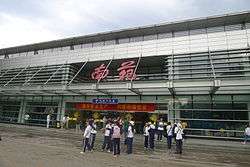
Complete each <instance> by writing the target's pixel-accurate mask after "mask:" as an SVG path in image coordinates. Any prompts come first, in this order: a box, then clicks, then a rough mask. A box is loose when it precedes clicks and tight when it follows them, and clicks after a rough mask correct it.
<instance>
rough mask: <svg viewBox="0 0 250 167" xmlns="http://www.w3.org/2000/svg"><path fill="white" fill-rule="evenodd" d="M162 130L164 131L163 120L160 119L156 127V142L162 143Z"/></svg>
mask: <svg viewBox="0 0 250 167" xmlns="http://www.w3.org/2000/svg"><path fill="white" fill-rule="evenodd" d="M163 130H164V123H163V120H162V118H161V119H160V120H159V122H158V126H157V131H158V136H157V140H158V141H162V134H163Z"/></svg>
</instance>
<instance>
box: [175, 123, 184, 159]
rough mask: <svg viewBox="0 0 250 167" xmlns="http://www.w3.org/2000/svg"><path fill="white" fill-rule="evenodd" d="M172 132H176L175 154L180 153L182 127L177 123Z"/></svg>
mask: <svg viewBox="0 0 250 167" xmlns="http://www.w3.org/2000/svg"><path fill="white" fill-rule="evenodd" d="M174 133H175V134H176V154H182V144H183V143H182V139H183V137H182V135H183V129H182V126H181V124H180V123H178V124H177V127H176V128H175V130H174Z"/></svg>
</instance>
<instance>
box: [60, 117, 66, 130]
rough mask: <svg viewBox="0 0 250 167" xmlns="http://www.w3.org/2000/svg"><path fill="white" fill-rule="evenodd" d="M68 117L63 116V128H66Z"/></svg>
mask: <svg viewBox="0 0 250 167" xmlns="http://www.w3.org/2000/svg"><path fill="white" fill-rule="evenodd" d="M66 119H67V118H66V116H63V118H62V121H61V128H65V125H66Z"/></svg>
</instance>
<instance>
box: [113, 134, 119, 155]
mask: <svg viewBox="0 0 250 167" xmlns="http://www.w3.org/2000/svg"><path fill="white" fill-rule="evenodd" d="M113 145H114V149H113V152H114V155H117V154H118V155H120V138H114V139H113Z"/></svg>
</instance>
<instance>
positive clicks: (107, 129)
mask: <svg viewBox="0 0 250 167" xmlns="http://www.w3.org/2000/svg"><path fill="white" fill-rule="evenodd" d="M111 128H112V127H111V125H110V124H107V125H106V127H105V132H104V136H110V131H111Z"/></svg>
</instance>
